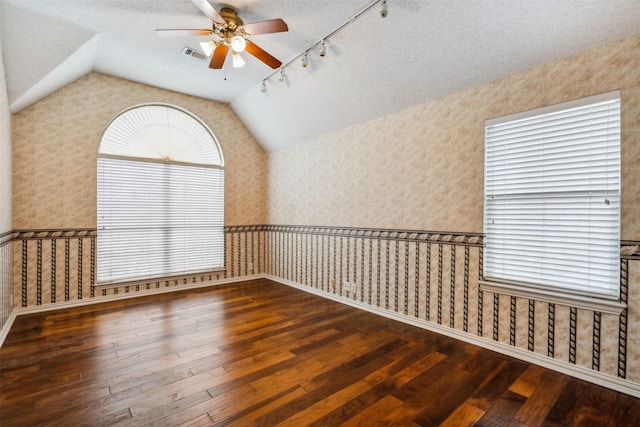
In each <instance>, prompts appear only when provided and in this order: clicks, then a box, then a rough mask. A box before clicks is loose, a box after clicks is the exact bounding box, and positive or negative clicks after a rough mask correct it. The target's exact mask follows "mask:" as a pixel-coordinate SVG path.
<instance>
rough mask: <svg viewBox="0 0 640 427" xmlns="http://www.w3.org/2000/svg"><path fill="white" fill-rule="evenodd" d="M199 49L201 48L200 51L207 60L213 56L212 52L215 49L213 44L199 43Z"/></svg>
mask: <svg viewBox="0 0 640 427" xmlns="http://www.w3.org/2000/svg"><path fill="white" fill-rule="evenodd" d="M200 47H201V48H202V51H203V52H204V54H205V55H207V58H211V55H212V54H213V50H214V49H215V48H216V46H215V45H214V44H213V42H210V41H208V42H200Z"/></svg>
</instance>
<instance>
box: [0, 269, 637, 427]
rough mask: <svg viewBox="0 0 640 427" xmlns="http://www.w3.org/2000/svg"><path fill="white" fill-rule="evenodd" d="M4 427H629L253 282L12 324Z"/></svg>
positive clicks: (573, 391)
mask: <svg viewBox="0 0 640 427" xmlns="http://www.w3.org/2000/svg"><path fill="white" fill-rule="evenodd" d="M0 362H1V365H0V380H1V385H0V424H2V425H3V426H33V425H38V426H47V425H55V426H58V425H116V426H117V425H123V426H124V425H131V426H148V425H158V426H174V425H175V426H178V425H185V426H186V425H189V426H214V425H238V426H252V425H255V426H273V425H281V426H302V425H315V426H334V425H345V426H346V425H348V426H359V425H366V426H370V425H394V426H396V425H401V426H414V425H415V426H417V425H421V426H435V425H443V426H465V425H469V426H470V425H479V426H565V425H569V426H570V425H609V426H625V425H630V426H631V425H640V402H639V400H638V399H635V398H633V397H629V396H626V395H623V394H620V393H615V392H613V391H611V390H607V389H604V388H602V387H598V386H595V385H592V384H589V383H586V382H583V381H580V380H577V379H574V378H570V377H567V376H564V375H561V374H559V373H556V372H552V371H549V370H546V369H544V368H541V367H538V366H534V365H529V364H527V363H525V362H522V361H519V360H515V359H512V358H510V357H507V356H504V355H500V354H497V353H494V352H491V351H488V350H485V349H482V348H479V347H476V346H473V345H470V344H467V343H463V342H460V341H457V340H454V339H451V338H447V337H444V336H440V335H437V334H434V333H431V332H428V331H425V330H422V329H419V328H416V327H412V326H409V325H406V324H403V323H399V322H396V321H393V320H389V319H386V318H382V317H379V316H376V315H373V314H371V313H367V312H364V311H361V310H358V309H355V308H352V307H348V306H345V305H342V304H339V303H336V302H333V301H329V300H326V299H323V298H320V297H317V296H313V295H310V294H307V293H305V292H302V291H300V290H297V289H293V288H290V287H287V286H284V285H281V284H278V283H275V282H272V281H269V280H266V279H260V280H252V281H247V282H243V283H240V284H232V285H223V286H216V287H209V288H201V289H196V290H185V291H180V292H174V293H169V294H162V295H154V296H146V297H139V298H132V299H129V300H122V301H113V302H105V303H101V304H95V305H90V306H85V307H76V308H69V309H64V310H57V311H52V312H47V313H40V314H32V315H25V316H20V317H18V318H17V319H16V321H15V323H14V325H13V328H12V329H11V331H10V333H9V335H8V337H7V339H6V341H5V345H4V347H3V348H2V349H0Z"/></svg>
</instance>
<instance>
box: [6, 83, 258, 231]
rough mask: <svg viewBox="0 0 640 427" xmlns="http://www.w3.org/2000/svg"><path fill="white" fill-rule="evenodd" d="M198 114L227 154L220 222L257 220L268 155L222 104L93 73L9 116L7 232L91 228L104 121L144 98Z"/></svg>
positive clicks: (250, 221)
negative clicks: (11, 160)
mask: <svg viewBox="0 0 640 427" xmlns="http://www.w3.org/2000/svg"><path fill="white" fill-rule="evenodd" d="M152 101H155V102H166V103H170V104H175V105H177V106H179V107H182V108H184V109H186V110H188V111H190V112H191V113H193V114H195V115H196V116H198V117H199V118H200V119H202V120H203V121H204V122H205V123H206V124H207V125H208V126H209V127H210V128H211V130H212V131H213V133H214V134H215V135H216V137H217V138H218V141H219V142H220V145H221V146H222V150H223V154H224V157H225V223H226V224H251V223H263V222H264V221H265V219H266V218H265V216H266V199H265V197H266V155H265V153H264V151H263V150H262V148H261V147H260V146H259V145H258V144H257V142H256V141H255V140H254V139H253V137H252V136H251V135H250V134H249V132H248V131H247V130H246V128H245V127H244V126H243V125H242V123H241V122H240V121H239V120H238V118H237V117H236V116H235V114H234V113H233V112H232V111H231V108H230V107H229V106H228V105H224V104H219V103H215V102H212V101H208V100H204V99H200V98H196V97H192V96H186V95H181V94H177V93H174V92H169V91H166V90H163V89H158V88H153V87H149V86H145V85H141V84H138V83H133V82H130V81H125V80H121V79H118V78H115V77H108V76H105V75H102V74H98V73H91V74H89V75H87V76H85V77H83V78H81V79H80V80H78V81H76V82H74V83H72V84H70V85H68V86H66V87H64V88H63V89H61V90H60V91H58V92H56V93H55V94H53V95H51V96H49V97H47V98H45V99H43V100H41V101H39V102H38V103H36V104H34V105H33V106H31V107H29V108H27V109H25V110H23V111H21V112H20V113H18V114H16V115H14V116H13V123H12V129H13V150H14V152H13V155H14V163H13V167H14V169H13V229H14V230H19V229H56V228H92V227H95V226H96V159H97V153H98V145H99V143H100V138H101V136H102V132H103V131H104V129H105V127H106V125H107V123H108V122H109V121H110V120H111V119H112V118H113V117H114V116H115V115H116V114H118V113H119V112H120V111H122V110H124V109H125V108H128V107H131V106H133V105H136V104H140V103H145V102H152Z"/></svg>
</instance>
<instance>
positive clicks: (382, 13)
mask: <svg viewBox="0 0 640 427" xmlns="http://www.w3.org/2000/svg"><path fill="white" fill-rule="evenodd" d="M388 14H389V9H387V0H382V8H381V9H380V16H382V17H383V18H386V17H387V15H388Z"/></svg>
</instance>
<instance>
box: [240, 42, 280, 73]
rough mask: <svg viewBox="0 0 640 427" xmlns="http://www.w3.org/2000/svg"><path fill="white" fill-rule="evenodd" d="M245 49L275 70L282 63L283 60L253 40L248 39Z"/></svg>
mask: <svg viewBox="0 0 640 427" xmlns="http://www.w3.org/2000/svg"><path fill="white" fill-rule="evenodd" d="M245 51H247V52H249V53H250V54H251V55H253V56H255V57H256V58H258V59H259V60H260V61H262V62H264V63H265V64H267V65H268V66H269V67H271V68H273V69H274V70H275V69H276V68H279V67H280V66H281V65H282V62H280V61H278V60H277V59H276V58H274V57H273V56H271V55H269V54H268V53H267V51H265V50H264V49H262V48H261V47H259V46H258V45H256V44H255V43H253V42H252V41H251V40H247V47H246V48H245Z"/></svg>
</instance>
